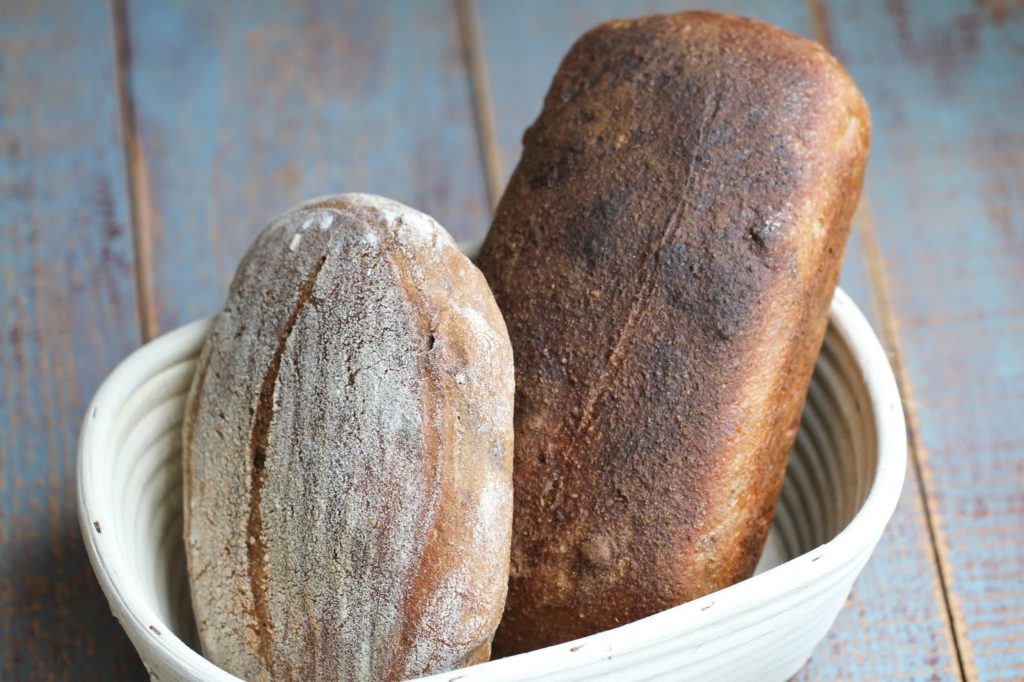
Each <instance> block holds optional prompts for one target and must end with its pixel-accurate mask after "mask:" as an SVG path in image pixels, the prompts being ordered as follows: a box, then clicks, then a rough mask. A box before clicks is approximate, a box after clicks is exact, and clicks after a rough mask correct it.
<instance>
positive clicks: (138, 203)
mask: <svg viewBox="0 0 1024 682" xmlns="http://www.w3.org/2000/svg"><path fill="white" fill-rule="evenodd" d="M109 1H110V14H111V17H112V23H113V26H112V34H113V41H114V87H115V89H116V93H117V106H118V116H119V119H120V126H119V128H120V132H121V147H122V149H123V151H124V166H125V178H126V180H127V184H128V206H129V212H130V215H131V221H132V244H133V248H134V256H135V290H136V291H135V293H136V296H135V300H136V301H137V305H138V310H137V313H138V317H139V327H140V333H141V335H142V342H143V343H147V342H149V341H150V340H152V339H153V338H154V337H155V336H156V335H157V332H158V323H157V318H156V298H155V294H154V288H153V241H152V235H153V233H152V215H153V211H152V199H151V197H150V192H149V173H148V171H147V168H146V159H145V156H144V155H143V153H142V146H141V142H140V141H139V135H138V128H137V122H136V118H135V102H134V101H133V99H132V93H131V61H132V52H131V39H130V37H129V31H130V29H129V24H128V7H127V4H126V2H127V0H109Z"/></svg>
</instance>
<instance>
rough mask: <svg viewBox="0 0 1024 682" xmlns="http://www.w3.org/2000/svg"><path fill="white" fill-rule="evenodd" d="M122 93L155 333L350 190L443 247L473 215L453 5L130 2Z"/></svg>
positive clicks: (208, 308) (482, 223) (482, 200)
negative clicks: (287, 229)
mask: <svg viewBox="0 0 1024 682" xmlns="http://www.w3.org/2000/svg"><path fill="white" fill-rule="evenodd" d="M127 15H128V25H129V31H128V38H129V42H130V51H131V65H130V76H129V90H130V93H131V95H132V98H133V100H134V103H135V110H136V117H137V130H138V135H139V148H140V164H139V165H140V167H141V168H144V169H145V177H144V178H142V181H141V182H140V186H141V187H142V194H143V198H148V199H147V200H148V201H149V202H150V205H151V210H150V211H149V212H148V215H149V219H148V223H147V224H146V225H145V228H146V229H147V230H148V231H149V233H150V235H151V237H152V243H153V254H154V273H153V281H154V286H155V296H154V298H155V307H156V309H157V317H158V321H159V326H160V328H161V329H163V330H166V329H168V328H170V327H172V326H174V325H177V324H180V323H182V322H185V321H188V320H191V319H194V318H196V317H198V316H200V315H206V314H209V313H212V312H214V311H215V310H216V309H217V307H219V306H220V305H221V304H222V303H223V301H224V296H225V291H226V289H227V283H228V281H229V278H230V276H231V273H232V272H233V271H234V268H235V265H236V264H237V263H238V259H239V258H240V257H241V255H242V253H243V252H244V250H245V248H246V247H247V246H248V244H249V243H250V241H251V240H252V238H253V237H254V236H255V235H256V233H257V232H258V231H259V230H261V229H262V228H263V227H264V226H266V225H267V224H268V223H269V222H270V221H271V219H273V217H274V216H276V215H277V214H278V213H280V212H282V211H284V210H286V209H288V208H290V207H291V206H292V205H294V204H296V203H298V202H299V201H302V200H304V199H307V198H311V197H314V196H319V195H323V194H328V193H334V192H345V191H365V192H373V193H376V194H382V195H385V196H389V197H392V198H394V199H397V200H399V201H402V202H404V203H407V204H409V205H411V206H414V207H416V208H417V209H420V210H423V211H425V212H427V213H429V214H431V215H433V216H434V217H435V218H437V220H438V221H439V222H440V223H441V224H442V225H444V226H445V227H446V228H447V229H448V230H449V231H450V232H451V233H452V235H453V236H455V237H456V238H457V239H465V238H469V237H479V236H482V234H483V232H484V231H485V230H486V227H487V222H488V219H489V216H488V202H487V193H486V190H485V186H484V179H483V174H482V173H481V170H480V154H479V150H478V147H477V139H476V135H475V133H474V121H473V108H472V101H471V95H470V89H469V81H468V78H467V77H466V71H465V64H464V61H463V48H462V43H461V41H460V38H459V33H458V25H457V21H456V16H455V9H454V7H453V5H452V4H451V3H449V2H445V1H444V0H431V1H428V2H401V3H357V2H344V3H335V2H328V1H327V0H323V1H319V0H308V1H303V2H296V3H278V2H242V1H240V0H239V1H235V2H219V3H208V2H201V1H199V0H195V1H190V2H179V3H173V4H170V3H151V2H132V3H129V5H128V11H127Z"/></svg>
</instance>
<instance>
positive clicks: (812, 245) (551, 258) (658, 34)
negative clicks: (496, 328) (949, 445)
mask: <svg viewBox="0 0 1024 682" xmlns="http://www.w3.org/2000/svg"><path fill="white" fill-rule="evenodd" d="M869 136H870V123H869V115H868V110H867V106H866V104H865V102H864V100H863V99H862V97H861V95H860V93H859V91H858V90H857V87H856V86H855V85H854V83H853V82H852V80H851V79H850V77H849V76H848V75H847V73H846V72H845V71H844V70H843V68H842V67H841V66H840V65H839V64H838V63H837V62H836V60H835V59H834V58H832V57H831V56H830V55H829V54H828V53H827V52H826V51H825V50H824V49H823V48H822V47H821V46H820V45H818V44H816V43H813V42H811V41H808V40H804V39H802V38H799V37H796V36H793V35H791V34H789V33H786V32H785V31H782V30H780V29H777V28H774V27H772V26H768V25H766V24H763V23H760V22H756V21H752V20H749V19H743V18H739V17H734V16H728V15H722V14H712V13H703V12H688V13H682V14H675V15H668V16H651V17H646V18H642V19H637V20H630V21H612V22H608V23H605V24H602V25H601V26H598V27H597V28H595V29H594V30H592V31H590V32H589V33H587V34H586V35H584V36H583V37H582V38H581V39H580V40H579V41H578V42H577V43H576V44H575V45H574V46H573V47H572V49H571V51H570V52H569V54H568V55H567V56H566V58H565V60H564V61H563V63H562V65H561V67H560V69H559V71H558V73H557V74H556V76H555V79H554V82H553V83H552V85H551V89H550V91H549V92H548V95H547V98H546V100H545V102H544V108H543V111H542V112H541V114H540V117H539V118H538V120H537V121H536V122H535V123H534V125H533V126H532V127H531V128H530V129H529V130H527V132H526V134H525V136H524V149H523V156H522V159H521V160H520V162H519V165H518V167H517V168H516V170H515V173H514V175H513V177H512V179H511V182H510V184H509V186H508V189H507V190H506V192H505V194H504V196H503V197H502V199H501V202H500V205H499V207H498V210H497V213H496V216H495V219H494V224H493V227H492V229H491V232H490V234H489V235H488V237H487V240H486V242H485V243H484V246H483V249H482V253H481V255H480V258H479V265H480V268H481V269H482V270H483V272H484V274H485V275H486V277H487V279H488V282H489V283H490V285H491V288H492V290H493V291H494V294H495V297H496V299H497V301H498V305H499V307H500V308H501V310H502V313H503V315H504V317H505V321H506V324H507V325H508V329H509V334H510V336H511V339H512V345H513V349H514V353H515V362H516V404H515V429H516V432H515V473H514V475H515V514H514V521H513V547H512V564H511V579H510V583H509V596H508V602H507V606H506V611H505V615H504V618H503V621H502V624H501V626H500V627H499V630H498V634H497V636H496V639H495V650H496V651H497V652H498V653H501V654H511V653H518V652H522V651H526V650H530V649H534V648H537V647H541V646H546V645H550V644H555V643H558V642H562V641H566V640H569V639H573V638H576V637H581V636H584V635H588V634H592V633H594V632H598V631H601V630H605V629H608V628H612V627H615V626H617V625H621V624H624V623H627V622H630V621H632V620H635V619H638V618H641V617H644V616H648V615H650V614H653V613H655V612H658V611H661V610H663V609H666V608H669V607H671V606H675V605H677V604H679V603H682V602H685V601H688V600H690V599H694V598H696V597H699V596H702V595H705V594H707V593H710V592H712V591H715V590H718V589H720V588H723V587H726V586H728V585H730V584H732V583H734V582H737V581H739V580H742V579H744V578H747V577H748V576H750V575H751V573H752V572H753V570H754V567H755V565H756V563H757V560H758V557H759V555H760V553H761V551H762V548H763V545H764V541H765V538H766V535H767V532H768V529H769V526H770V523H771V519H772V514H773V511H774V506H775V503H776V500H777V498H778V494H779V491H780V488H781V484H782V480H783V474H784V470H785V464H786V457H787V454H788V452H789V450H790V448H791V447H792V445H793V442H794V439H795V436H796V431H797V426H798V423H799V420H800V413H801V409H802V405H803V402H804V398H805V395H806V390H807V385H808V382H809V379H810V375H811V372H812V369H813V367H814V363H815V359H816V357H817V354H818V351H819V349H820V347H821V343H822V340H823V337H824V332H825V327H826V324H827V313H828V307H829V302H830V299H831V296H832V292H833V289H834V287H835V284H836V280H837V278H838V275H839V269H840V263H841V259H842V254H843V249H844V245H845V242H846V238H847V234H848V232H849V228H850V221H851V217H852V215H853V212H854V208H855V205H856V203H857V199H858V195H859V193H860V188H861V181H862V176H863V172H864V165H865V161H866V156H867V149H868V141H869Z"/></svg>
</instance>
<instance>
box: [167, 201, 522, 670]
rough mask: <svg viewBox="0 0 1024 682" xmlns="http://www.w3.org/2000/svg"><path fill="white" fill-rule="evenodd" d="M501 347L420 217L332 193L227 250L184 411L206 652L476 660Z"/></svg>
mask: <svg viewBox="0 0 1024 682" xmlns="http://www.w3.org/2000/svg"><path fill="white" fill-rule="evenodd" d="M513 390H514V379H513V372H512V351H511V347H510V345H509V340H508V336H507V333H506V331H505V325H504V323H503V322H502V318H501V315H500V313H499V312H498V309H497V307H496V305H495V303H494V299H493V298H492V296H491V293H490V291H489V290H488V288H487V285H486V282H485V281H484V279H483V277H482V276H481V274H480V272H479V271H478V270H477V269H476V268H475V267H474V266H473V265H472V264H471V263H470V262H469V260H468V259H466V258H465V257H464V256H463V255H462V254H461V253H460V252H459V250H458V249H457V248H456V246H455V244H454V243H453V242H452V240H451V238H450V237H449V236H448V233H447V232H445V231H444V230H443V229H442V228H441V227H440V226H439V225H438V224H437V223H436V222H434V220H433V219H431V218H430V217H428V216H426V215H423V214H422V213H419V212H417V211H414V210H412V209H409V208H407V207H405V206H403V205H401V204H399V203H396V202H393V201H389V200H386V199H382V198H380V197H374V196H369V195H359V194H348V195H340V196H335V197H329V198H325V199H322V200H316V201H313V202H310V203H307V204H304V205H302V206H300V207H298V208H296V209H294V210H292V211H290V212H288V213H286V214H284V215H283V216H282V217H280V218H279V219H277V220H276V221H275V222H274V223H273V224H272V225H270V227H268V228H267V229H266V230H265V231H264V232H263V233H262V234H261V235H260V236H259V238H258V239H257V240H256V242H255V244H254V245H253V246H252V248H251V249H250V250H249V252H248V253H247V254H246V256H245V258H244V260H243V262H242V263H241V265H240V266H239V269H238V272H237V274H236V276H235V279H234V281H233V283H232V285H231V289H230V293H229V295H228V299H227V303H226V304H225V306H224V309H223V311H222V312H221V313H220V314H219V315H218V316H217V319H216V323H215V325H214V328H213V331H212V334H211V336H210V338H209V340H208V341H207V342H206V345H205V347H204V349H203V352H202V355H201V358H200V360H199V364H198V368H197V371H196V375H195V379H194V383H193V385H192V390H191V393H190V395H189V399H188V404H187V408H186V418H185V425H184V432H183V440H184V443H183V446H184V479H185V542H186V550H187V559H188V571H189V579H190V583H191V590H192V598H193V605H194V607H195V613H196V621H197V623H198V629H199V636H200V640H201V643H202V648H203V651H204V653H205V654H206V656H207V657H208V658H210V659H211V660H212V661H214V662H215V663H216V664H218V665H220V666H221V667H223V668H225V669H226V670H228V671H230V672H232V673H234V674H236V675H239V676H241V677H243V678H245V679H249V680H268V679H275V680H314V679H330V680H339V679H346V680H371V679H380V680H384V679H388V680H391V679H399V678H406V677H413V676H418V675H422V674H426V673H431V672H437V671H442V670H447V669H451V668H454V667H458V666H462V665H466V664H471V663H478V662H481V661H485V660H487V658H488V655H489V652H490V641H491V637H492V635H493V633H494V629H495V627H496V626H497V624H498V619H499V617H500V616H501V610H502V606H503V603H504V598H505V590H506V584H507V579H508V552H509V543H510V533H511V512H512V508H511V505H512V489H511V464H512V398H513Z"/></svg>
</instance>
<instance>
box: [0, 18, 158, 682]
mask: <svg viewBox="0 0 1024 682" xmlns="http://www.w3.org/2000/svg"><path fill="white" fill-rule="evenodd" d="M114 73H115V69H114V61H113V50H112V40H111V24H110V16H109V12H108V9H107V6H106V5H105V4H104V3H61V2H56V1H52V2H50V1H43V2H17V1H16V2H5V3H2V4H0V244H2V246H0V678H2V679H4V680H35V679H62V680H67V679H81V680H101V679H129V678H132V677H135V678H139V677H142V675H143V669H142V665H141V664H140V662H139V660H138V658H137V656H136V655H135V652H134V650H133V649H132V648H131V645H130V643H129V641H128V638H127V637H126V636H125V635H124V633H123V631H122V630H121V629H120V628H119V627H118V625H117V623H116V622H115V621H114V618H113V616H111V614H110V611H109V609H108V608H107V603H106V600H105V599H104V597H103V594H102V592H101V591H100V589H99V586H98V585H97V583H96V579H95V577H94V575H93V572H92V569H91V568H90V566H89V562H88V559H87V558H86V554H85V547H84V545H83V544H82V539H81V535H80V534H79V530H78V521H77V517H76V512H75V493H74V483H75V443H76V439H77V436H78V428H79V424H80V422H81V418H82V414H83V412H84V410H85V406H86V403H87V402H88V400H89V398H90V396H91V395H92V393H93V391H94V390H95V388H96V386H97V384H98V383H99V381H100V380H101V379H102V378H103V376H104V374H105V373H106V372H107V371H109V369H110V368H111V367H112V366H113V365H114V363H116V362H117V361H118V360H119V359H120V358H121V357H122V356H123V355H124V354H125V353H127V352H128V351H130V350H131V349H132V348H133V347H134V346H135V345H136V344H137V343H138V341H139V332H138V322H137V319H136V314H135V298H134V294H133V271H132V242H131V235H130V228H129V225H128V210H127V205H126V196H127V194H126V191H125V182H124V172H123V157H122V153H121V145H120V142H119V140H118V106H117V98H116V95H115V89H114Z"/></svg>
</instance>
